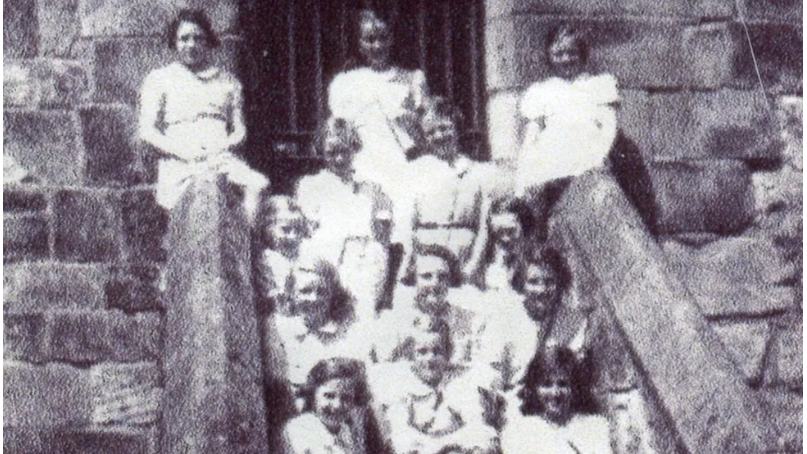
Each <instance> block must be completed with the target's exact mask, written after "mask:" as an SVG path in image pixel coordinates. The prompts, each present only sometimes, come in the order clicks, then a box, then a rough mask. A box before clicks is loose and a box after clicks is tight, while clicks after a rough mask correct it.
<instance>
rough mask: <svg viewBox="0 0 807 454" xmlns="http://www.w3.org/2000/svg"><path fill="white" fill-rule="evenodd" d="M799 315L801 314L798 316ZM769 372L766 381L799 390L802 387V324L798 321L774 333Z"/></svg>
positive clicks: (801, 321)
mask: <svg viewBox="0 0 807 454" xmlns="http://www.w3.org/2000/svg"><path fill="white" fill-rule="evenodd" d="M799 315H801V314H799ZM772 356H773V358H772V360H771V364H772V365H771V370H770V371H769V372H768V373H769V376H768V377H766V380H767V381H769V382H770V383H773V384H775V385H785V386H787V387H789V388H792V389H797V390H800V389H802V387H803V386H804V378H803V376H804V366H803V363H802V361H803V360H804V322H803V320H801V319H799V320H797V321H795V322H794V323H791V324H788V325H787V326H784V327H782V328H780V330H779V332H778V333H776V338H775V344H774V347H773V352H772Z"/></svg>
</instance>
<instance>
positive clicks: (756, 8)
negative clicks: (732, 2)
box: [742, 0, 804, 24]
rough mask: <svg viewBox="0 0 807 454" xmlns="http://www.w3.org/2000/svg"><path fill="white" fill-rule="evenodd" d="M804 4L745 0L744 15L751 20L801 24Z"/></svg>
mask: <svg viewBox="0 0 807 454" xmlns="http://www.w3.org/2000/svg"><path fill="white" fill-rule="evenodd" d="M803 8H804V2H802V1H800V0H743V2H742V13H743V15H744V16H745V17H746V18H750V19H768V20H770V21H773V22H788V23H795V24H801V23H802V20H803V18H804V11H803Z"/></svg>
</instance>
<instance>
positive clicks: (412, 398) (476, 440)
mask: <svg viewBox="0 0 807 454" xmlns="http://www.w3.org/2000/svg"><path fill="white" fill-rule="evenodd" d="M451 350H452V345H451V338H450V335H449V333H448V332H446V331H445V330H442V331H441V332H435V331H422V332H420V333H419V334H418V335H417V336H416V338H415V339H414V346H413V353H414V359H413V361H411V362H400V363H386V364H379V365H376V366H373V369H371V385H372V390H373V396H374V406H375V411H376V414H377V415H378V419H379V424H380V426H381V428H382V430H383V431H384V432H385V433H386V435H387V437H388V438H389V442H388V443H389V444H390V445H391V446H392V447H393V449H394V451H395V452H396V453H399V454H403V453H407V454H411V453H416V454H438V453H491V452H495V442H496V431H495V430H494V429H493V428H492V427H490V426H489V425H487V424H486V421H485V407H484V403H485V402H484V396H483V392H484V387H483V386H481V385H483V383H481V382H482V381H483V380H482V379H480V376H479V374H476V373H475V372H474V371H473V370H472V369H470V368H469V367H468V366H463V365H457V364H452V363H451V362H450V361H449V358H450V357H451ZM390 377H395V379H394V380H390Z"/></svg>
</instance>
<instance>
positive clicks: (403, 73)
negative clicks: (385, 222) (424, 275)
mask: <svg viewBox="0 0 807 454" xmlns="http://www.w3.org/2000/svg"><path fill="white" fill-rule="evenodd" d="M358 38H359V39H358V47H359V49H358V50H359V55H360V60H361V63H362V64H361V66H359V67H357V68H354V69H350V70H347V71H344V72H342V73H340V74H338V75H337V76H336V77H335V78H334V79H333V81H332V82H331V84H330V86H329V89H328V107H329V108H330V113H331V115H333V116H334V117H339V118H344V119H346V120H348V121H351V122H352V123H353V124H355V125H356V128H357V131H358V133H359V136H360V138H361V142H362V148H361V151H360V152H359V153H358V154H357V155H356V159H355V161H354V163H353V167H354V169H355V179H356V181H360V182H361V181H371V182H374V183H377V184H378V185H379V186H380V187H381V189H382V191H383V192H384V193H385V194H387V195H388V196H389V197H390V199H392V202H393V204H394V206H393V208H394V216H395V217H394V220H393V231H392V235H393V238H392V241H393V242H396V243H401V244H406V242H407V240H408V239H409V236H410V235H411V204H412V202H411V200H410V196H409V191H410V188H411V186H410V185H408V184H407V183H408V181H409V178H408V175H409V173H408V172H407V167H408V166H407V162H408V161H407V159H408V158H407V155H408V154H411V153H412V152H413V151H414V149H415V147H416V144H417V141H418V140H417V134H416V131H418V126H417V124H418V118H419V112H420V111H421V110H422V106H423V103H424V98H425V97H426V93H427V89H426V78H425V76H424V74H423V71H420V70H406V69H403V68H400V67H398V66H395V65H394V64H393V63H392V60H391V58H390V48H391V46H392V29H391V24H390V23H389V22H388V21H386V20H384V19H383V18H382V17H381V16H380V15H379V14H378V13H377V12H374V11H370V10H362V11H361V12H360V13H359V20H358Z"/></svg>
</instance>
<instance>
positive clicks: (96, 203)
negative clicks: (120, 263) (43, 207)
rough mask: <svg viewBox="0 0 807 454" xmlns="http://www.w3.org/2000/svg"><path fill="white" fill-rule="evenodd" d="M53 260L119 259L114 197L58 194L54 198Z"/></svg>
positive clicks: (116, 213)
mask: <svg viewBox="0 0 807 454" xmlns="http://www.w3.org/2000/svg"><path fill="white" fill-rule="evenodd" d="M54 212H55V216H56V257H57V258H58V259H60V260H62V261H67V262H81V263H86V262H103V261H110V260H113V259H115V258H117V257H118V254H119V251H118V249H119V245H118V238H117V234H118V229H119V218H118V216H119V213H118V199H117V196H116V195H114V194H108V193H91V192H78V191H69V190H65V191H59V192H57V193H56V195H55V197H54Z"/></svg>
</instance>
